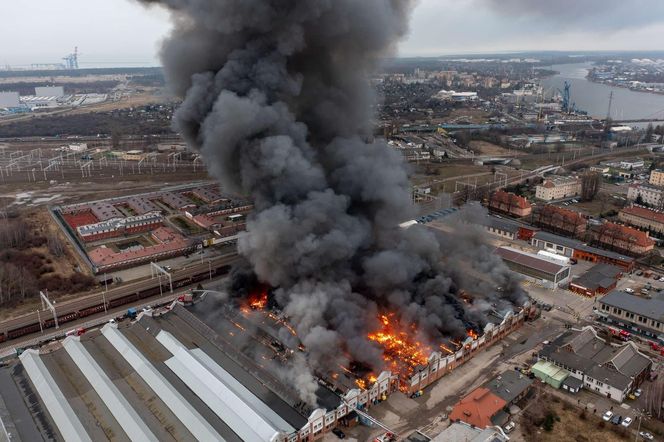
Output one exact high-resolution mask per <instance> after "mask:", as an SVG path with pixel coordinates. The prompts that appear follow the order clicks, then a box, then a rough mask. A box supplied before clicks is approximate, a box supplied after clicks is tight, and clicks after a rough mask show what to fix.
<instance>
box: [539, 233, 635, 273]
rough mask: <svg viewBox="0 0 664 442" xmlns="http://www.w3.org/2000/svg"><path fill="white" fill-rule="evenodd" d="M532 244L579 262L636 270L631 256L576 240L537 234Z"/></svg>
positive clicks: (626, 270)
mask: <svg viewBox="0 0 664 442" xmlns="http://www.w3.org/2000/svg"><path fill="white" fill-rule="evenodd" d="M530 243H531V244H532V245H533V246H535V247H536V248H538V249H539V250H547V251H551V252H554V253H557V254H559V255H563V256H567V257H569V258H572V259H576V260H579V261H590V262H595V263H606V264H611V265H615V266H618V267H620V268H621V269H623V270H624V271H625V272H630V271H632V269H634V265H635V263H636V260H635V259H634V258H632V257H630V256H626V255H621V254H620V253H616V252H611V251H609V250H603V249H598V248H597V247H592V246H589V245H587V244H584V243H582V242H581V241H578V240H576V239H571V238H566V237H564V236H559V235H554V234H552V233H548V232H535V233H534V234H533V236H532V239H531V240H530Z"/></svg>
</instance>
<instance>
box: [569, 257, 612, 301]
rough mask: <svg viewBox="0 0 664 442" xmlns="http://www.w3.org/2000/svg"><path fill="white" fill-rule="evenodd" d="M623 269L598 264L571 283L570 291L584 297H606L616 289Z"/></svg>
mask: <svg viewBox="0 0 664 442" xmlns="http://www.w3.org/2000/svg"><path fill="white" fill-rule="evenodd" d="M622 272H623V271H622V269H621V268H620V267H617V266H614V265H610V264H597V265H595V266H593V267H591V268H590V270H588V271H587V272H586V273H584V274H583V275H581V276H580V277H578V278H577V279H575V280H573V281H572V282H570V283H569V290H570V291H572V292H574V293H579V294H581V295H584V296H588V297H591V298H592V297H594V296H597V295H605V294H607V293H608V292H610V291H611V290H613V289H615V288H616V285H617V284H618V280H619V279H620V278H621V277H622Z"/></svg>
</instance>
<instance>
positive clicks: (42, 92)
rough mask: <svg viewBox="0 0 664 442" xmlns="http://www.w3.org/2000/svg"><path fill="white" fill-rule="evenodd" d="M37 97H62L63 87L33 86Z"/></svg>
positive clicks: (63, 93) (63, 94)
mask: <svg viewBox="0 0 664 442" xmlns="http://www.w3.org/2000/svg"><path fill="white" fill-rule="evenodd" d="M35 96H37V97H64V96H65V88H64V87H62V86H41V87H36V88H35Z"/></svg>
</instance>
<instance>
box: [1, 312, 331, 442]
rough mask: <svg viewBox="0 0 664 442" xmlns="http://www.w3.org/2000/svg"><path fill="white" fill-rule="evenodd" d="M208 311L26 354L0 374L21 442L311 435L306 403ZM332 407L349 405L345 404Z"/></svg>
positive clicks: (95, 333) (112, 328)
mask: <svg viewBox="0 0 664 442" xmlns="http://www.w3.org/2000/svg"><path fill="white" fill-rule="evenodd" d="M213 301H214V302H218V301H219V300H218V299H217V300H213ZM205 309H206V311H205V313H204V316H203V317H199V316H198V315H197V313H196V312H192V311H190V310H188V309H185V308H184V307H182V306H179V305H175V306H174V307H173V309H172V310H170V311H166V312H164V313H163V314H154V315H150V314H147V315H145V314H143V315H141V316H140V317H139V319H138V320H137V321H136V322H131V323H129V322H127V321H124V322H121V323H119V324H106V325H105V326H104V327H103V328H101V329H97V330H91V331H88V332H87V333H85V334H84V335H83V336H81V337H71V336H70V337H67V338H66V339H64V340H61V341H56V342H53V343H50V344H48V346H47V347H44V348H42V349H41V350H32V349H31V350H26V351H25V352H24V353H23V355H21V357H20V362H17V363H14V364H13V365H12V366H10V367H6V368H1V369H0V388H2V392H3V398H5V405H6V408H7V409H6V414H8V415H9V418H10V419H12V420H13V421H14V429H15V431H16V436H17V437H19V438H21V439H22V440H41V439H52V438H55V439H63V440H102V439H106V438H107V437H108V434H114V435H115V436H116V437H117V438H118V439H122V440H125V439H127V440H129V439H134V438H136V439H140V440H167V439H173V440H196V439H198V440H226V441H229V442H230V441H242V440H245V441H254V440H255V441H259V440H272V439H273V438H274V436H275V435H278V434H282V435H288V434H293V433H295V432H296V431H298V430H300V429H301V428H302V427H303V426H305V425H306V424H307V419H308V416H309V413H310V410H308V409H303V408H301V406H300V405H298V403H297V401H298V400H297V397H298V396H297V393H296V392H294V391H292V390H290V387H289V386H287V385H285V384H283V383H281V382H280V381H279V380H278V379H276V378H275V377H274V374H273V373H274V372H273V371H271V370H269V369H268V368H267V364H266V363H263V364H266V368H262V365H259V363H258V362H256V360H255V359H253V358H250V357H244V358H240V357H238V355H237V354H236V353H235V347H232V346H231V344H229V343H228V342H227V340H226V338H225V337H224V336H221V335H219V334H217V333H215V332H214V331H213V330H212V329H210V328H209V326H208V325H209V324H208V321H212V322H215V323H217V322H219V320H220V319H221V316H223V315H221V314H217V315H210V314H209V312H210V305H206V306H205ZM228 325H229V326H230V327H231V328H232V329H233V330H235V331H238V328H237V327H235V326H233V325H232V324H230V323H229V324H228ZM256 346H257V347H260V348H262V349H263V350H266V349H269V347H267V346H265V347H263V344H256ZM229 350H230V351H229ZM271 351H272V355H271V356H272V359H269V360H270V361H272V360H273V359H274V357H275V350H271ZM321 388H322V387H321ZM333 396H334V395H333ZM335 397H336V396H335ZM8 398H11V400H7V399H8ZM28 398H29V399H28ZM332 405H336V406H338V405H340V401H339V399H338V397H337V401H336V402H334V403H332ZM5 417H6V415H3V418H5ZM26 422H29V423H27V424H26Z"/></svg>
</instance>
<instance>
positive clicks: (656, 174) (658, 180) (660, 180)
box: [648, 169, 664, 186]
mask: <svg viewBox="0 0 664 442" xmlns="http://www.w3.org/2000/svg"><path fill="white" fill-rule="evenodd" d="M648 182H649V183H650V184H652V185H653V186H664V170H661V169H655V170H652V171H650V180H648Z"/></svg>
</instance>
